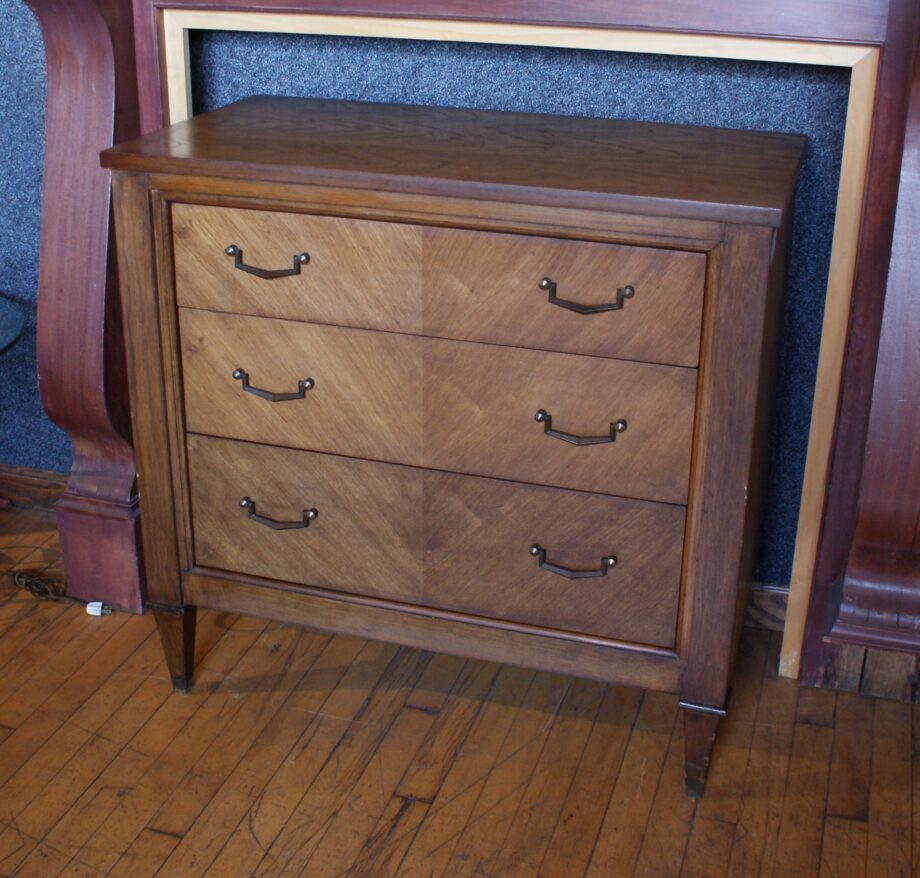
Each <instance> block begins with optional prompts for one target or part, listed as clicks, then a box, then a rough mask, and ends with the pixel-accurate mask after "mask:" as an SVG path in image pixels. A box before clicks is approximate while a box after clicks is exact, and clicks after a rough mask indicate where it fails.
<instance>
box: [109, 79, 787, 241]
mask: <svg viewBox="0 0 920 878" xmlns="http://www.w3.org/2000/svg"><path fill="white" fill-rule="evenodd" d="M305 130H309V132H310V136H309V137H307V138H305V137H304V136H303V132H304V131H305ZM483 144H488V148H487V149H483ZM804 145H805V144H804V138H802V137H799V136H798V135H788V134H770V133H763V132H751V131H733V130H728V129H718V128H696V127H692V126H679V125H660V124H655V123H647V122H627V121H610V120H606V119H585V118H568V119H566V124H565V136H564V137H560V136H559V117H557V116H543V115H536V114H527V113H505V112H492V111H485V110H455V109H443V108H436V107H411V106H402V105H381V104H371V103H360V102H342V101H323V100H307V99H302V98H284V97H268V98H266V97H259V98H250V99H247V100H245V101H241V102H238V103H236V104H234V105H232V108H231V107H225V108H223V109H220V110H214V111H212V112H210V113H206V114H203V115H201V116H198V117H196V118H195V119H192V120H189V121H187V122H180V123H178V124H177V125H174V126H171V127H169V128H166V129H162V130H161V131H159V132H154V133H153V134H149V135H147V136H146V137H144V138H142V139H141V140H135V141H132V142H130V143H127V144H121V145H119V146H117V147H114V148H113V149H111V150H107V151H106V152H105V153H104V154H103V164H104V165H105V166H106V167H109V168H118V169H120V170H134V171H154V170H156V171H159V172H167V173H169V172H176V173H186V174H207V175H210V176H216V177H239V176H245V177H246V178H247V179H250V180H265V181H271V180H275V181H281V182H287V183H319V184H322V185H337V186H343V187H346V188H352V189H354V188H358V189H367V188H373V189H381V190H385V191H394V190H396V191H402V192H416V193H427V194H434V195H446V196H449V195H463V196H465V197H468V198H497V199H499V200H510V201H515V202H522V203H527V202H530V203H533V202H534V201H538V202H539V203H542V204H545V205H547V206H552V205H553V204H560V205H562V204H565V205H567V206H569V207H592V206H593V207H595V208H603V209H607V210H617V209H625V210H627V212H628V211H629V208H632V209H635V208H637V207H639V206H640V205H641V208H642V210H643V212H646V213H648V212H654V213H658V214H664V215H667V216H672V217H673V216H679V217H684V218H688V219H715V220H721V221H728V222H749V223H756V224H764V225H772V226H778V225H779V224H780V222H781V220H782V215H783V211H784V210H785V208H786V203H787V199H788V193H789V192H790V191H791V189H792V184H793V183H794V180H795V167H796V165H797V162H798V159H799V156H800V155H801V152H802V150H803V148H804Z"/></svg>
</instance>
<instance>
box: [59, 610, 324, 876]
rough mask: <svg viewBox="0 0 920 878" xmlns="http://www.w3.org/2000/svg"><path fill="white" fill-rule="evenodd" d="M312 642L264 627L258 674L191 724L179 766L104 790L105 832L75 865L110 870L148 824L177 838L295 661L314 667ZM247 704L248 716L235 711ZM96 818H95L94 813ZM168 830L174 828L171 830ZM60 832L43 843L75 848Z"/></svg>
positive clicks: (275, 702) (296, 668)
mask: <svg viewBox="0 0 920 878" xmlns="http://www.w3.org/2000/svg"><path fill="white" fill-rule="evenodd" d="M314 639H315V635H312V634H310V633H308V632H301V631H297V630H296V629H291V628H287V627H279V626H270V627H269V629H267V630H266V632H265V634H264V635H263V636H262V637H260V639H259V641H257V643H256V647H255V651H254V653H253V665H254V666H255V667H260V666H261V665H262V664H263V662H265V663H266V665H267V666H266V667H265V668H264V672H263V671H260V672H259V674H258V675H255V674H250V673H249V672H248V669H247V672H246V674H245V676H244V675H240V677H238V678H237V679H235V680H233V681H232V683H231V685H230V686H225V687H222V689H225V690H226V691H225V692H224V693H223V695H224V697H225V698H227V699H228V700H232V701H235V702H236V703H235V704H233V705H232V707H231V708H230V709H229V710H224V711H215V712H212V713H202V712H199V713H198V714H196V716H195V717H194V718H193V720H192V722H191V724H190V725H195V724H196V721H198V723H197V727H196V728H190V729H189V730H188V732H187V733H183V734H182V735H180V736H179V737H177V738H176V739H175V741H174V744H175V747H174V749H175V750H176V751H178V752H179V753H181V756H182V758H180V759H178V760H177V764H175V765H170V764H169V762H157V763H155V764H154V765H153V766H152V768H151V770H148V771H146V772H144V773H143V774H142V775H141V777H140V778H139V779H136V778H135V777H134V776H131V777H130V778H128V777H126V778H125V779H124V781H123V783H124V784H125V785H126V786H127V789H125V790H124V791H123V792H121V793H119V792H118V791H115V792H111V791H108V790H106V791H104V794H103V795H101V796H99V797H98V798H97V800H96V802H101V803H102V809H101V810H104V809H105V808H106V807H107V806H109V805H111V806H112V807H111V810H110V811H109V813H108V814H107V816H106V817H105V820H104V826H105V832H104V834H102V833H96V832H93V833H92V834H91V835H85V834H84V836H83V838H84V839H85V840H84V841H83V843H82V844H81V845H80V846H79V847H78V855H79V858H80V859H81V860H82V861H83V862H86V863H90V864H91V865H93V866H96V867H97V868H99V869H102V870H104V871H108V870H110V869H111V868H112V867H113V866H114V865H115V863H116V862H117V860H118V858H119V857H120V856H121V853H122V851H124V850H125V849H126V848H127V847H128V846H129V845H130V844H131V842H132V841H133V840H134V839H135V838H136V837H137V835H138V834H139V833H140V832H141V830H142V829H143V828H144V826H145V825H147V823H148V821H150V822H151V825H152V828H154V829H165V831H167V832H169V831H179V832H181V831H182V829H183V828H185V827H186V826H187V825H188V823H189V822H190V815H197V813H198V812H199V811H200V808H201V807H202V802H203V803H204V804H206V803H207V801H208V799H209V798H210V797H211V795H213V791H214V788H215V785H216V784H219V781H220V778H221V777H222V776H223V770H222V768H221V766H222V764H224V763H229V764H230V765H233V764H234V763H235V761H236V760H237V759H238V758H239V749H240V748H242V749H245V748H247V747H248V746H249V744H250V743H251V740H252V738H254V737H255V736H256V735H258V733H259V731H260V730H261V729H262V728H263V727H264V725H265V723H267V722H268V721H269V720H270V719H271V717H272V716H273V715H274V713H275V711H276V710H277V708H278V706H279V704H280V703H281V702H282V701H283V700H284V698H286V697H287V694H288V690H287V688H286V686H287V681H288V674H289V673H291V674H292V675H293V676H295V677H297V678H299V676H301V675H302V673H303V670H304V669H303V667H302V666H301V665H300V662H301V661H303V662H305V663H309V662H310V661H311V660H312V658H313V655H314V648H313V644H314ZM266 660H267V661H266ZM292 669H293V670H292ZM218 691H220V690H218ZM241 692H242V693H251V694H252V697H251V698H250V699H247V700H244V699H242V698H240V697H239V695H238V693H241ZM234 696H236V697H234ZM247 701H248V703H249V710H246V711H244V710H241V707H242V706H243V705H244V704H246V703H247ZM206 720H207V721H206ZM180 789H181V793H180V792H179V791H180ZM180 803H181V807H180ZM164 805H165V806H166V807H165V808H164ZM170 806H171V807H170ZM94 811H95V813H97V814H98V813H99V810H98V806H97V808H94ZM151 818H153V819H151ZM191 819H193V817H192V818H191ZM61 826H63V824H61ZM173 826H178V827H180V829H179V830H174V829H173ZM58 830H59V827H55V830H53V831H52V833H50V834H49V838H50V839H52V840H54V839H57V844H58V846H61V847H68V846H70V845H73V843H74V842H73V841H71V840H70V839H72V838H73V832H75V831H77V826H73V827H67V828H66V829H63V830H61V831H58ZM65 839H66V840H67V841H65Z"/></svg>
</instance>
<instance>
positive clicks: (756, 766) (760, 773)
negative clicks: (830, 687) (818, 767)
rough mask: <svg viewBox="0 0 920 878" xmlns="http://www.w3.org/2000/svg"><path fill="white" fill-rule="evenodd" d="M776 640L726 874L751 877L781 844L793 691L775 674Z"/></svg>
mask: <svg viewBox="0 0 920 878" xmlns="http://www.w3.org/2000/svg"><path fill="white" fill-rule="evenodd" d="M780 644H781V640H780V638H779V637H776V636H774V637H772V638H771V642H770V651H769V655H768V658H767V662H766V666H765V676H764V680H763V683H762V686H761V691H760V703H759V705H758V708H757V717H756V719H755V721H754V730H753V735H752V739H751V754H750V757H749V759H748V766H747V771H746V773H745V776H744V779H743V780H742V779H741V778H739V779H738V783H739V786H740V787H741V789H742V793H741V812H740V815H739V818H738V823H737V824H736V826H735V834H734V838H733V841H732V851H731V859H730V861H729V869H728V875H729V876H730V878H751V876H756V875H760V874H762V873H763V874H768V873H769V872H770V870H772V868H773V862H774V860H775V857H776V852H777V848H778V846H779V844H780V825H781V822H782V815H783V801H784V798H785V793H786V779H787V775H788V770H789V759H790V756H791V751H792V736H793V730H794V723H795V710H796V702H797V698H798V690H797V689H796V686H795V683H793V682H792V680H784V679H780V678H778V677H777V676H776V672H775V669H776V666H777V663H778V661H779V649H780Z"/></svg>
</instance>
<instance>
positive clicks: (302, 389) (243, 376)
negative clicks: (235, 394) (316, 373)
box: [233, 369, 316, 402]
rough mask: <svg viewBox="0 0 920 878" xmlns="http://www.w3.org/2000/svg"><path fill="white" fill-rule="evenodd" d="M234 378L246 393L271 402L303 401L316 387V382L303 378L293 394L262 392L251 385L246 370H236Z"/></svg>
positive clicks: (259, 388)
mask: <svg viewBox="0 0 920 878" xmlns="http://www.w3.org/2000/svg"><path fill="white" fill-rule="evenodd" d="M233 377H234V378H236V380H237V381H239V382H240V384H242V385H243V390H245V391H246V393H252V394H254V395H255V396H261V397H262V399H267V400H269V401H270V402H284V401H285V400H288V399H303V398H304V396H305V395H306V393H307V391H308V390H312V389H313V388H314V387H316V382H315V381H314V380H313V379H312V378H303V379H302V380H300V381H298V382H297V390H295V391H294V392H293V393H272V392H271V391H270V390H262V388H261V387H253V386H252V385H251V384H250V383H249V373H248V372H247V371H246V370H245V369H234V370H233Z"/></svg>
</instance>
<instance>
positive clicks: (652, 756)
mask: <svg viewBox="0 0 920 878" xmlns="http://www.w3.org/2000/svg"><path fill="white" fill-rule="evenodd" d="M676 721H677V699H676V698H675V697H674V696H672V695H664V694H662V693H660V692H646V693H645V694H644V696H643V699H642V707H641V709H640V710H639V715H638V716H637V717H636V722H635V725H634V726H633V730H632V735H631V736H630V739H629V746H628V747H627V749H626V757H625V759H624V761H623V767H622V769H621V770H620V774H619V776H618V778H617V782H616V786H615V787H614V789H613V794H612V796H611V799H610V803H609V805H608V807H607V813H606V814H605V816H604V822H603V824H602V826H601V830H600V834H599V836H598V839H597V844H596V845H595V848H594V851H593V853H592V855H591V862H590V863H589V865H588V871H587V873H586V874H587V876H588V878H613V876H621V875H622V876H629V875H632V873H633V870H634V868H635V865H636V861H637V860H638V858H639V851H640V850H641V848H642V840H643V838H644V836H645V828H646V825H647V823H648V816H649V812H650V811H651V808H652V803H653V801H654V798H655V793H656V791H657V789H658V782H659V780H660V778H661V772H662V768H663V766H664V764H665V761H666V752H667V748H668V745H669V743H670V741H671V738H672V734H673V732H674V724H675V722H676Z"/></svg>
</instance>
